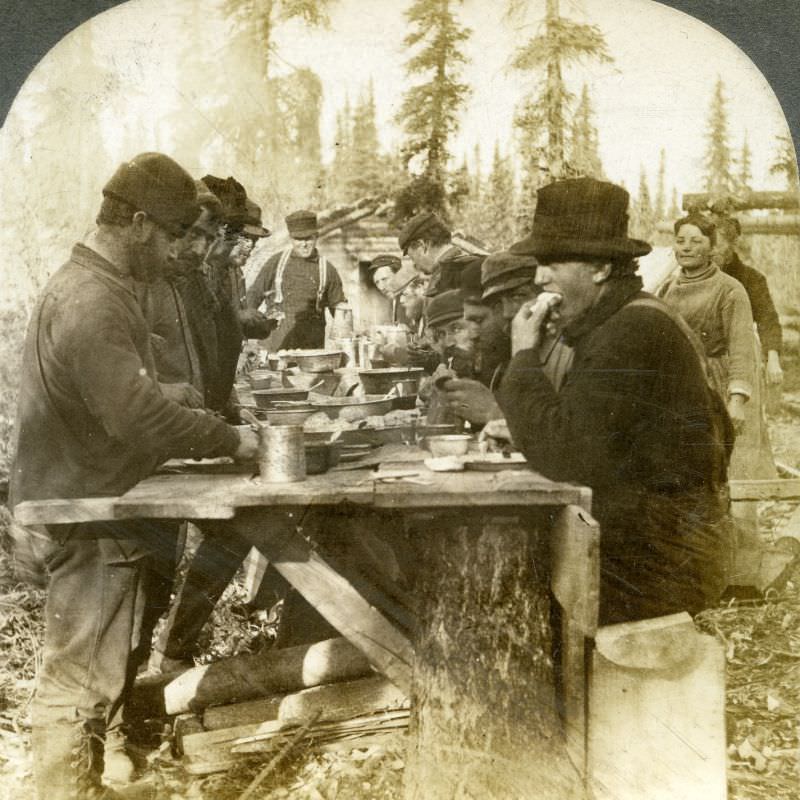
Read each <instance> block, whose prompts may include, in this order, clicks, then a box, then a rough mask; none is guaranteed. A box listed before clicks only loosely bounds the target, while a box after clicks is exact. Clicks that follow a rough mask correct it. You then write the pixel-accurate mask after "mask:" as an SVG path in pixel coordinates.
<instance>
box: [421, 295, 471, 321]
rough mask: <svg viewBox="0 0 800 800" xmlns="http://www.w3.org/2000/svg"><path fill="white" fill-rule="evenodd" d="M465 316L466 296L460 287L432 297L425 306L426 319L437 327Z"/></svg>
mask: <svg viewBox="0 0 800 800" xmlns="http://www.w3.org/2000/svg"><path fill="white" fill-rule="evenodd" d="M463 316H464V298H463V296H462V294H461V290H460V289H449V290H448V291H446V292H442V293H441V294H437V295H436V296H435V297H433V298H431V300H430V301H429V302H428V305H427V307H426V308H425V321H426V323H427V324H428V327H430V328H437V327H439V326H440V325H445V324H446V323H448V322H452V321H453V320H454V319H460V318H461V317H463Z"/></svg>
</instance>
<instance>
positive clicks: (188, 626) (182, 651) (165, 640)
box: [156, 523, 251, 660]
mask: <svg viewBox="0 0 800 800" xmlns="http://www.w3.org/2000/svg"><path fill="white" fill-rule="evenodd" d="M202 533H203V540H202V541H201V542H200V546H199V547H198V548H197V552H196V553H195V556H194V558H193V559H192V561H191V563H190V564H189V569H188V571H187V573H186V579H185V580H184V582H183V584H182V586H181V587H180V589H179V590H178V594H177V596H176V598H175V602H174V603H173V605H172V609H171V610H170V613H169V616H168V618H167V624H166V627H165V628H164V631H163V632H162V634H161V636H160V637H159V640H158V643H157V644H156V650H158V651H159V652H160V653H163V655H165V656H166V657H167V658H170V659H176V660H188V659H190V658H191V657H192V656H193V654H194V651H195V646H196V642H197V638H198V637H199V635H200V631H201V630H202V629H203V626H204V625H205V624H206V622H207V621H208V618H209V617H210V616H211V613H212V611H213V610H214V607H215V606H216V605H217V602H218V601H219V598H220V597H221V596H222V593H223V592H224V591H225V588H226V587H227V586H228V584H229V583H230V582H231V580H232V579H233V577H234V575H236V571H237V570H238V569H239V567H240V566H241V565H242V561H244V559H245V556H246V555H247V554H248V552H249V551H250V547H251V545H250V543H249V542H248V541H246V540H245V539H243V538H242V537H240V536H237V535H235V534H234V533H233V531H232V530H231V529H230V528H228V527H225V526H217V525H214V524H213V523H208V524H206V525H204V527H203V530H202Z"/></svg>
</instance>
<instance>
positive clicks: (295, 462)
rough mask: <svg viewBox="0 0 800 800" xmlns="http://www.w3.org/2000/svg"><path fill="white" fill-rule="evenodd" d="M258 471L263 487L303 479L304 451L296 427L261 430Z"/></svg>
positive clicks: (284, 426) (304, 466) (299, 432)
mask: <svg viewBox="0 0 800 800" xmlns="http://www.w3.org/2000/svg"><path fill="white" fill-rule="evenodd" d="M260 439H261V444H260V447H259V460H258V469H259V473H260V475H261V480H263V481H266V482H267V483H296V482H297V481H304V480H305V479H306V451H305V444H304V440H303V428H302V427H301V426H300V425H268V426H265V427H263V428H261V431H260Z"/></svg>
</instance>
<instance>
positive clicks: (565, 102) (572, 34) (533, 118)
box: [508, 0, 611, 178]
mask: <svg viewBox="0 0 800 800" xmlns="http://www.w3.org/2000/svg"><path fill="white" fill-rule="evenodd" d="M524 6H525V4H524V3H519V2H516V1H515V0H512V2H511V3H510V5H509V12H508V13H509V16H512V15H515V14H519V13H520V10H521V9H522V8H524ZM584 59H593V60H596V61H601V62H604V61H605V62H607V61H611V56H610V55H609V53H608V48H607V45H606V41H605V37H604V36H603V34H602V33H601V31H600V29H599V28H597V27H596V26H594V25H583V24H579V23H576V22H573V21H572V20H569V19H567V18H565V17H562V16H561V15H560V12H559V0H547V10H546V15H545V29H544V32H543V33H542V34H540V35H538V36H535V37H534V38H533V39H531V40H530V41H529V42H528V43H527V44H525V45H524V46H523V47H521V48H519V49H518V50H517V53H516V55H515V57H514V60H513V62H512V65H513V67H514V68H515V69H518V70H520V71H522V72H528V73H533V74H540V73H542V72H543V73H544V78H543V81H542V83H541V84H540V87H539V91H538V93H537V94H536V95H533V94H532V95H529V96H528V97H526V98H525V99H524V101H523V106H522V109H521V113H520V114H518V115H517V118H516V120H515V124H516V125H517V127H522V126H529V127H530V129H531V133H535V134H536V137H537V139H538V138H539V137H540V136H541V135H542V134H544V135H545V137H546V138H545V143H544V154H545V159H546V164H547V167H548V169H549V171H550V174H551V176H552V177H553V178H558V177H561V176H562V175H563V173H564V156H565V149H564V146H565V137H566V128H567V119H568V106H569V103H570V99H571V94H570V93H569V91H568V89H567V87H566V84H565V82H564V78H563V70H564V67H566V66H568V65H571V64H575V63H578V62H580V61H582V60H584Z"/></svg>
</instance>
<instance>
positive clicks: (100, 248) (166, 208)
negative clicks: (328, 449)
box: [10, 153, 257, 800]
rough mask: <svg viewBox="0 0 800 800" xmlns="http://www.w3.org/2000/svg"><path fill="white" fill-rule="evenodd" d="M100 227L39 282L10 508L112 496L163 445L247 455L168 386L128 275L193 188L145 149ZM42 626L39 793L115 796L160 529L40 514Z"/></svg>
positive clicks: (176, 218) (108, 203)
mask: <svg viewBox="0 0 800 800" xmlns="http://www.w3.org/2000/svg"><path fill="white" fill-rule="evenodd" d="M103 194H104V199H103V202H102V205H101V207H100V212H99V214H98V217H97V225H98V228H97V230H96V231H95V232H93V233H92V234H90V235H89V237H88V238H87V240H86V243H85V244H77V245H76V246H75V247H74V249H73V251H72V255H71V257H70V259H69V260H68V261H67V262H66V264H64V265H63V266H62V267H61V268H60V269H59V270H57V271H56V273H55V274H54V275H53V277H52V278H51V279H50V280H49V281H48V284H47V287H46V288H45V290H44V292H43V294H42V295H41V297H40V299H39V301H38V304H37V306H36V308H35V310H34V313H33V316H32V320H31V324H30V327H29V330H28V335H27V339H26V342H25V350H24V354H23V364H22V381H21V387H20V394H19V406H18V414H17V424H16V428H15V430H16V431H17V441H16V457H15V461H14V464H13V467H12V473H11V487H10V491H11V495H10V504H11V506H12V508H13V507H14V506H16V505H17V504H18V503H20V502H23V501H25V500H47V499H59V498H76V497H109V496H110V497H114V496H119V495H121V494H124V493H125V492H126V491H128V490H129V489H130V488H131V487H133V486H134V485H135V484H136V483H137V482H139V481H140V480H141V479H143V478H144V477H146V476H147V475H149V474H150V473H151V472H152V471H153V470H154V469H155V468H156V466H158V464H160V463H162V462H164V461H166V460H167V459H168V458H172V457H176V456H183V457H204V456H208V457H215V456H235V457H238V458H243V459H249V458H252V457H254V456H255V454H256V450H257V439H256V437H255V435H254V434H252V435H251V434H250V433H249V432H246V433H244V434H242V433H239V432H237V431H236V429H234V428H232V427H229V426H228V425H226V424H225V423H224V422H222V421H221V420H219V419H217V418H215V417H212V416H208V415H205V414H198V413H196V412H194V411H192V410H189V409H186V408H182V407H181V406H179V405H178V404H177V403H174V402H172V401H170V400H168V399H167V398H165V397H164V395H163V394H162V393H161V391H160V389H159V386H158V382H157V379H156V374H155V365H154V361H153V354H152V350H151V346H150V336H149V332H148V329H147V325H146V322H145V319H144V317H143V315H142V312H141V309H140V307H139V304H138V302H137V300H136V295H135V293H134V280H152V279H154V278H156V277H157V276H158V275H159V274H160V273H161V272H162V270H163V269H164V267H165V265H166V261H167V258H168V253H169V249H170V245H171V244H172V242H173V241H174V240H175V239H177V238H179V237H181V236H183V234H184V233H185V232H186V230H187V229H188V228H189V227H190V226H191V225H192V223H193V222H194V220H195V219H196V217H197V215H198V212H199V208H198V206H197V191H196V189H195V185H194V181H193V180H192V179H191V177H190V176H189V175H188V174H187V173H186V172H185V170H183V168H182V167H180V166H179V165H178V164H177V163H176V162H174V161H173V160H172V159H170V158H168V157H167V156H164V155H162V154H160V153H144V154H142V155H140V156H137V157H136V158H134V159H132V160H131V161H129V162H126V163H125V164H123V165H122V166H121V167H120V168H119V169H118V170H117V171H116V172H115V173H114V175H113V176H112V178H111V180H109V182H108V183H107V184H106V186H105V188H104V190H103ZM46 530H47V534H48V536H49V539H50V544H49V547H48V552H47V553H46V554H45V556H44V560H45V563H46V566H47V569H48V573H49V577H50V583H49V589H48V597H47V602H46V606H45V639H44V647H43V657H42V665H41V668H40V670H39V675H38V682H37V689H36V695H35V698H34V701H33V704H32V736H31V741H32V748H33V765H34V772H35V778H36V785H37V792H38V795H39V797H40V798H41V800H62V798H63V799H66V798H74V797H98V798H99V797H103V798H108V799H109V800H110V799H111V798H114V797H117V796H118V795H117V793H115V792H113V791H111V790H110V789H107V788H105V787H103V786H102V783H101V775H102V772H103V739H104V734H105V728H106V722H107V718H108V717H109V716H110V715H111V714H112V713H113V712H114V711H115V709H116V708H117V707H118V705H119V704H120V703H121V702H123V701H124V699H125V693H126V691H127V689H128V688H129V686H130V679H131V677H132V676H133V675H134V674H135V670H136V667H137V661H136V658H135V649H134V648H135V647H136V644H137V636H138V634H139V630H140V627H141V624H142V620H143V617H144V616H145V615H146V614H148V613H149V611H148V597H147V594H146V587H147V585H148V579H149V576H150V575H151V574H152V573H151V570H152V567H153V566H154V565H153V559H152V554H153V553H157V552H158V551H159V549H160V548H161V547H162V546H163V541H164V529H163V528H162V527H161V526H160V525H159V524H157V523H154V522H152V521H140V520H124V521H115V522H87V523H77V524H63V525H48V526H46Z"/></svg>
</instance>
